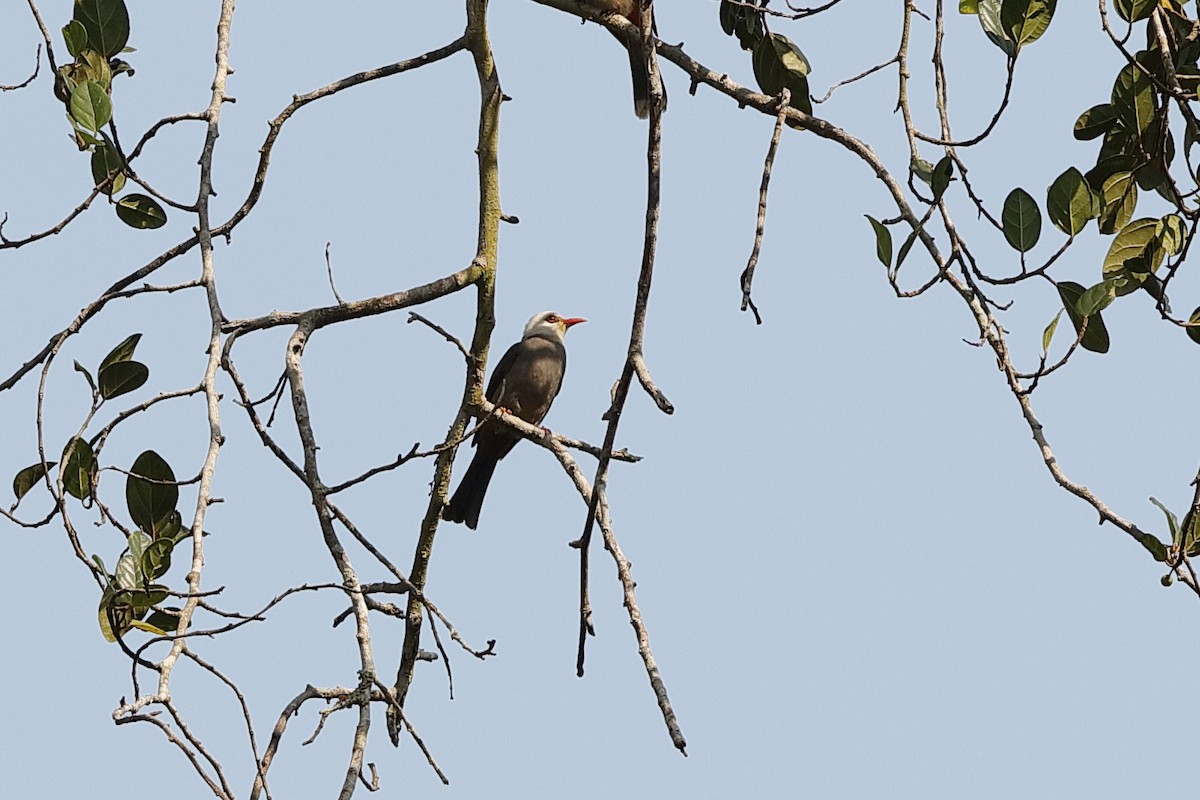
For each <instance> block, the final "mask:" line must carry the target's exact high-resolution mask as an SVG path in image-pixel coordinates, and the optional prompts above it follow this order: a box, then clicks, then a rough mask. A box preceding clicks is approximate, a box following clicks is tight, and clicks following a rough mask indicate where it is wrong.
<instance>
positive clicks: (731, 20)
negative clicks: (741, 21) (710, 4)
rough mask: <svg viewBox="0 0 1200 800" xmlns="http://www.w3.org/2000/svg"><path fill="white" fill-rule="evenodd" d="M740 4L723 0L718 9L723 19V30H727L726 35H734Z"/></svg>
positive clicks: (718, 13)
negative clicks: (736, 4)
mask: <svg viewBox="0 0 1200 800" xmlns="http://www.w3.org/2000/svg"><path fill="white" fill-rule="evenodd" d="M739 10H740V6H735V5H734V4H733V3H731V2H729V0H721V7H720V9H719V10H718V11H717V15H718V16H719V17H720V20H721V30H723V31H725V35H726V36H733V26H734V25H736V24H737V15H738V11H739Z"/></svg>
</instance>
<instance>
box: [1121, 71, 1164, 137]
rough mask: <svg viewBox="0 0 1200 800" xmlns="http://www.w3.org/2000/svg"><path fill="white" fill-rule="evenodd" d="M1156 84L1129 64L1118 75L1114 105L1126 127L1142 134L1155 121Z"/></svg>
mask: <svg viewBox="0 0 1200 800" xmlns="http://www.w3.org/2000/svg"><path fill="white" fill-rule="evenodd" d="M1154 97H1155V95H1154V84H1153V83H1152V82H1151V81H1150V78H1149V76H1147V75H1146V73H1144V72H1142V70H1141V67H1140V66H1138V65H1137V64H1127V65H1125V67H1124V68H1123V69H1122V70H1121V71H1120V72H1118V73H1117V80H1116V82H1115V83H1114V84H1113V90H1112V105H1113V108H1114V109H1116V112H1117V116H1118V117H1119V118H1120V120H1121V122H1122V123H1124V125H1125V127H1126V128H1128V129H1129V130H1131V131H1134V132H1136V133H1138V134H1141V133H1142V132H1143V131H1145V130H1146V128H1147V127H1149V125H1150V123H1151V122H1153V121H1154V112H1155V108H1154V102H1155V101H1154Z"/></svg>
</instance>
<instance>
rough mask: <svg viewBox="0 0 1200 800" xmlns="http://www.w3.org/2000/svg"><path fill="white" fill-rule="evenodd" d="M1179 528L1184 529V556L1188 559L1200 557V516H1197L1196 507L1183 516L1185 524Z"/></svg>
mask: <svg viewBox="0 0 1200 800" xmlns="http://www.w3.org/2000/svg"><path fill="white" fill-rule="evenodd" d="M1179 527H1181V528H1183V552H1184V555H1186V556H1187V557H1188V558H1194V557H1195V556H1197V555H1200V515H1198V514H1196V507H1195V506H1192V507H1191V508H1189V509H1188V510H1187V513H1186V514H1184V515H1183V522H1182V523H1181V524H1180V526H1179Z"/></svg>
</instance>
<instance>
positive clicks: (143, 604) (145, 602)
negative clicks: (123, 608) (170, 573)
mask: <svg viewBox="0 0 1200 800" xmlns="http://www.w3.org/2000/svg"><path fill="white" fill-rule="evenodd" d="M170 596H171V590H170V589H168V588H167V587H166V586H162V585H160V584H149V585H147V586H146V587H145V588H138V589H134V590H132V591H130V592H129V604H130V605H132V606H133V610H134V613H135V614H136V615H137V616H138V617H142V616H145V614H146V611H148V610H149V609H150V606H156V605H158V604H159V603H161V602H163V601H164V600H166V599H167V598H168V597H170Z"/></svg>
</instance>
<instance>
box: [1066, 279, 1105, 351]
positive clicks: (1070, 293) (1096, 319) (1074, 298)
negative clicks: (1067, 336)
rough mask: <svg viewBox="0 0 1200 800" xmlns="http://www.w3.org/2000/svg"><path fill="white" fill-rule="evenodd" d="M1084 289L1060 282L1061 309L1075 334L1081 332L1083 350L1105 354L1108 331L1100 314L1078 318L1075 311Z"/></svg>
mask: <svg viewBox="0 0 1200 800" xmlns="http://www.w3.org/2000/svg"><path fill="white" fill-rule="evenodd" d="M1083 293H1084V288H1083V287H1082V286H1080V285H1079V284H1078V283H1073V282H1071V281H1060V282H1059V284H1058V296H1059V297H1060V298H1061V299H1062V303H1063V308H1065V309H1066V311H1067V318H1068V319H1070V320H1071V324H1072V325H1073V326H1075V333H1076V334H1077V335H1078V333H1079V332H1080V331H1081V330H1082V331H1084V333H1083V338H1082V339H1081V340H1080V342H1079V344H1080V346H1081V347H1083V349H1084V350H1090V351H1091V352H1093V353H1107V352H1108V348H1109V344H1110V343H1109V338H1108V329H1107V328H1105V326H1104V319H1103V318H1102V317H1101V316H1100V314H1096V315H1095V316H1093V317H1083V316H1080V314H1079V312H1078V311H1077V310H1076V306H1077V304H1078V302H1079V298H1080V297H1082V296H1083ZM1085 319H1086V320H1087V329H1086V330H1084V327H1083V325H1084V320H1085Z"/></svg>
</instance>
